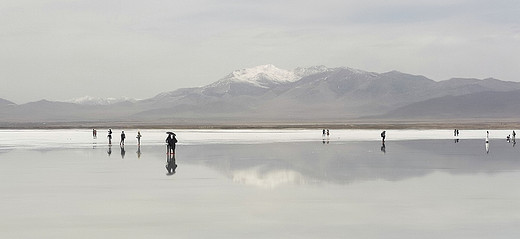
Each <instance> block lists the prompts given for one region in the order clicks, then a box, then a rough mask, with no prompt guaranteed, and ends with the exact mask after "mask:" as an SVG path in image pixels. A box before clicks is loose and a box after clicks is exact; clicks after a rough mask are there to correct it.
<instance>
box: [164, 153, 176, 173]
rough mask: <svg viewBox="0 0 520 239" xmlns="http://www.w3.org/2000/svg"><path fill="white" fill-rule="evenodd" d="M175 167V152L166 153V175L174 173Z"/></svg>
mask: <svg viewBox="0 0 520 239" xmlns="http://www.w3.org/2000/svg"><path fill="white" fill-rule="evenodd" d="M175 169H177V164H176V163H175V154H166V170H168V174H167V175H173V174H175Z"/></svg>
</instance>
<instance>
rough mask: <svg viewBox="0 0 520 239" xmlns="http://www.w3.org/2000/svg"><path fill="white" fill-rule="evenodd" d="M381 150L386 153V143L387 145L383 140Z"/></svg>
mask: <svg viewBox="0 0 520 239" xmlns="http://www.w3.org/2000/svg"><path fill="white" fill-rule="evenodd" d="M381 152H383V153H384V154H386V145H385V142H384V141H383V144H381Z"/></svg>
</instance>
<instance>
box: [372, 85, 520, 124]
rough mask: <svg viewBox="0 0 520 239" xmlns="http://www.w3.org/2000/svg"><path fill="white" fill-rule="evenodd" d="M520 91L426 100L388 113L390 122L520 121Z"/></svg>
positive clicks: (487, 92) (490, 92)
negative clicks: (430, 120) (414, 120)
mask: <svg viewBox="0 0 520 239" xmlns="http://www.w3.org/2000/svg"><path fill="white" fill-rule="evenodd" d="M518 102H520V91H518V90H516V91H508V92H494V91H486V92H478V93H472V94H467V95H459V96H451V95H450V96H444V97H440V98H435V99H429V100H425V101H421V102H417V103H412V104H409V105H407V106H404V107H401V108H398V109H395V110H393V111H390V112H389V113H387V114H384V115H383V116H382V117H381V118H390V119H404V118H406V119H469V118H488V119H492V118H495V119H507V118H520V104H518Z"/></svg>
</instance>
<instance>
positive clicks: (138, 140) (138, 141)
mask: <svg viewBox="0 0 520 239" xmlns="http://www.w3.org/2000/svg"><path fill="white" fill-rule="evenodd" d="M136 138H137V145H138V146H139V145H141V131H137V136H136Z"/></svg>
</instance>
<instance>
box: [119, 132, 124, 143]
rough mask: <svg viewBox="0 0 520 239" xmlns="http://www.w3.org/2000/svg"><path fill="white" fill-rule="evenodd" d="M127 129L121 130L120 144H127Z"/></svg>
mask: <svg viewBox="0 0 520 239" xmlns="http://www.w3.org/2000/svg"><path fill="white" fill-rule="evenodd" d="M125 138H126V135H125V131H121V142H119V145H125Z"/></svg>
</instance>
